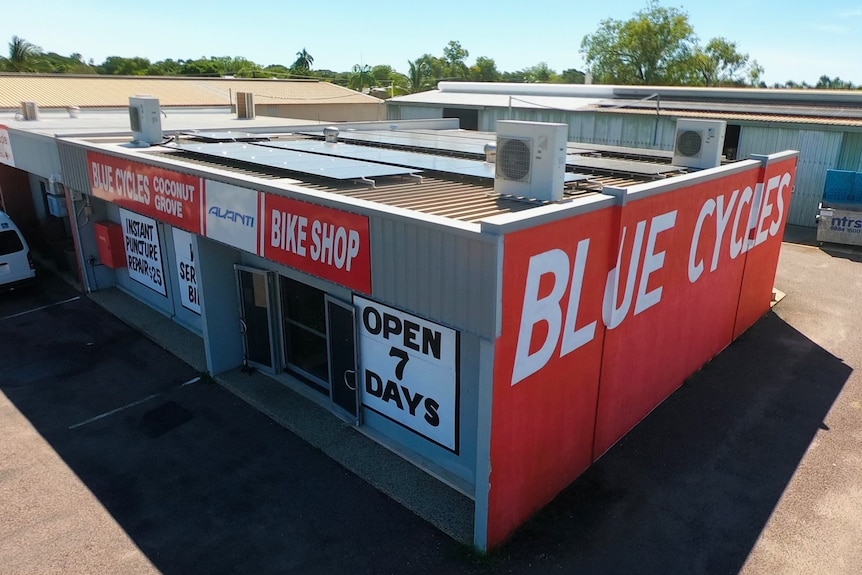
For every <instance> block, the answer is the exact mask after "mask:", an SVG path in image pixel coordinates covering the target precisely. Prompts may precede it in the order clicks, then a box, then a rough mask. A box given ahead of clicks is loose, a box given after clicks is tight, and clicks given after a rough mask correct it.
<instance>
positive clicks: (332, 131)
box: [323, 126, 338, 144]
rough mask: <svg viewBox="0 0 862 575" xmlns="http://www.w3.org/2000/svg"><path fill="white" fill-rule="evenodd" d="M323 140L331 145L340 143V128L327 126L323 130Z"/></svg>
mask: <svg viewBox="0 0 862 575" xmlns="http://www.w3.org/2000/svg"><path fill="white" fill-rule="evenodd" d="M323 139H324V140H326V142H328V143H330V144H337V143H338V128H336V127H335V126H327V127H326V128H323Z"/></svg>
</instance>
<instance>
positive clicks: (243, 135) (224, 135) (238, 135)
mask: <svg viewBox="0 0 862 575" xmlns="http://www.w3.org/2000/svg"><path fill="white" fill-rule="evenodd" d="M183 134H184V135H186V136H192V137H193V138H196V139H198V140H206V141H208V142H251V141H254V140H268V139H269V138H268V137H267V136H261V135H260V134H252V133H251V132H235V131H232V130H226V131H222V132H183Z"/></svg>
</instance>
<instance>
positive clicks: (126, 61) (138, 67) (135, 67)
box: [98, 56, 150, 76]
mask: <svg viewBox="0 0 862 575" xmlns="http://www.w3.org/2000/svg"><path fill="white" fill-rule="evenodd" d="M149 69H150V61H149V60H148V59H146V58H138V57H135V58H123V57H121V56H108V57H107V58H105V61H104V62H102V63H101V64H100V65H99V67H98V72H99V73H100V74H112V75H120V76H143V75H145V74H147V72H148V71H149Z"/></svg>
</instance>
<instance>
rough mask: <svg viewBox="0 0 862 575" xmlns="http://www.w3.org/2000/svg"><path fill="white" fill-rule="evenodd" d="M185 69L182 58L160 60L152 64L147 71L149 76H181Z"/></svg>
mask: <svg viewBox="0 0 862 575" xmlns="http://www.w3.org/2000/svg"><path fill="white" fill-rule="evenodd" d="M182 70H183V61H182V60H172V59H171V58H168V59H167V60H160V61H158V62H155V63H154V64H152V65H151V66H150V68H149V70H148V71H147V75H148V76H179V75H180V74H181V73H182Z"/></svg>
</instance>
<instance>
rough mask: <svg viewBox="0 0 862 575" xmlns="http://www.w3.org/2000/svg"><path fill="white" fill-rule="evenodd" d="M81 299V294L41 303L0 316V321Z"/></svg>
mask: <svg viewBox="0 0 862 575" xmlns="http://www.w3.org/2000/svg"><path fill="white" fill-rule="evenodd" d="M79 299H81V296H75V297H70V298H69V299H64V300H63V301H56V302H54V303H49V304H48V305H43V306H40V307H34V308H33V309H28V310H27V311H21V312H18V313H13V314H12V315H7V316H4V317H0V321H4V320H7V319H13V318H16V317H21V316H22V315H27V314H28V313H34V312H37V311H42V310H43V309H48V308H49V307H54V306H55V305H63V304H64V303H69V302H73V301H77V300H79Z"/></svg>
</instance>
